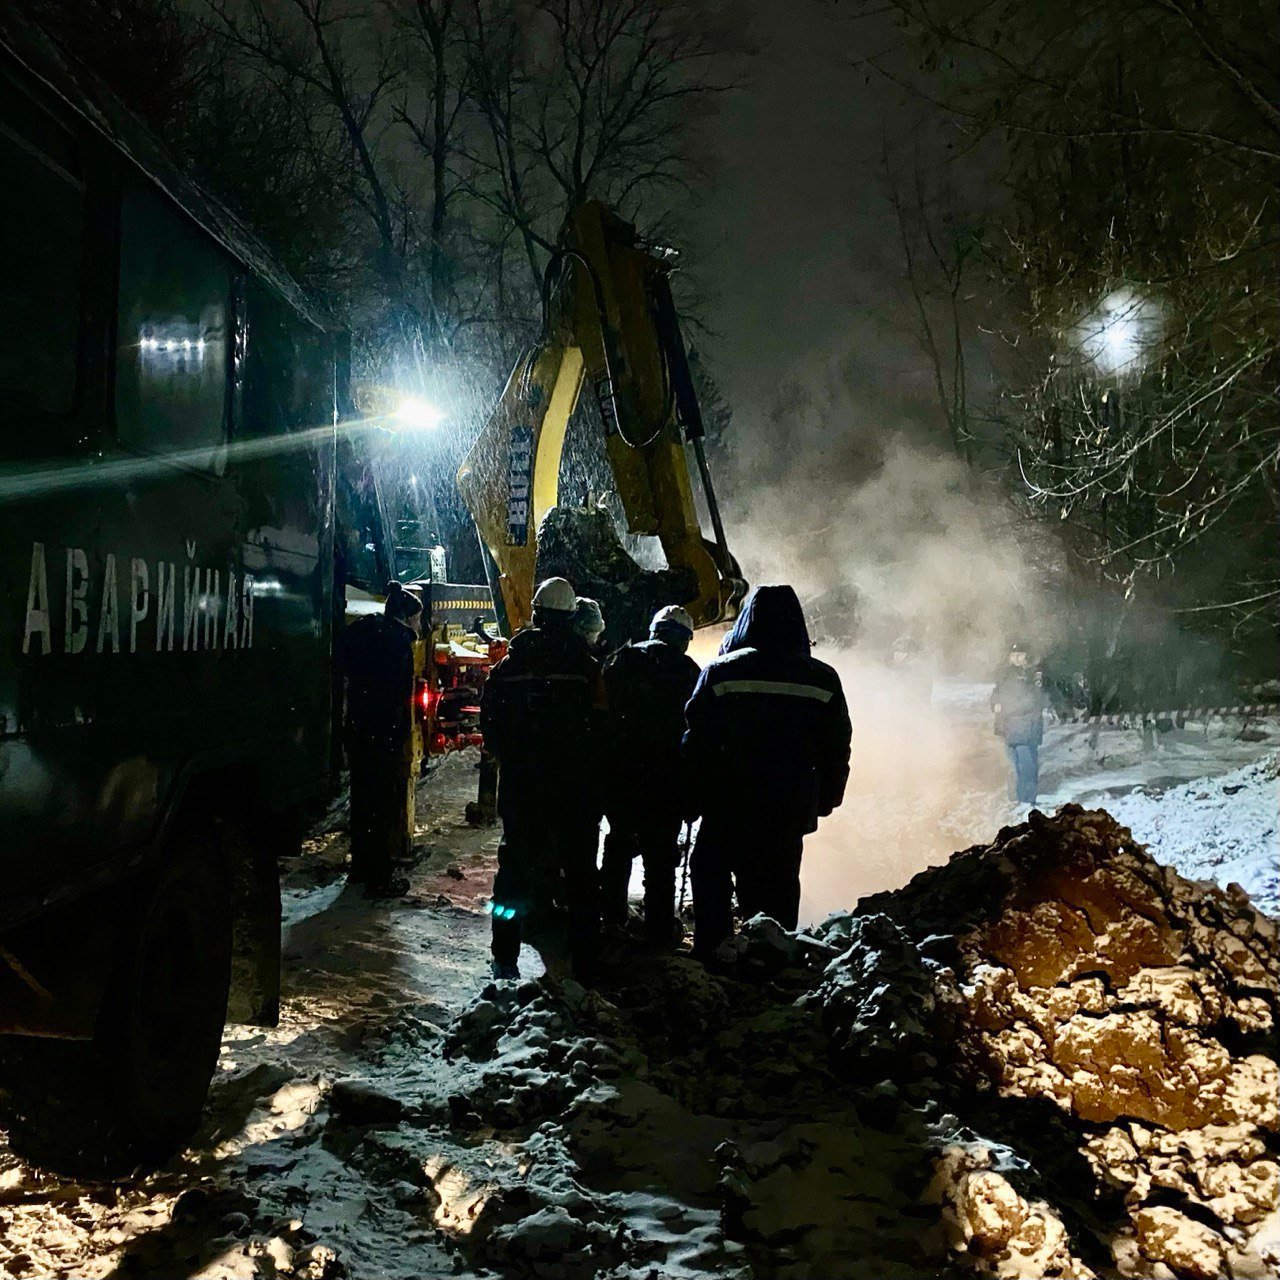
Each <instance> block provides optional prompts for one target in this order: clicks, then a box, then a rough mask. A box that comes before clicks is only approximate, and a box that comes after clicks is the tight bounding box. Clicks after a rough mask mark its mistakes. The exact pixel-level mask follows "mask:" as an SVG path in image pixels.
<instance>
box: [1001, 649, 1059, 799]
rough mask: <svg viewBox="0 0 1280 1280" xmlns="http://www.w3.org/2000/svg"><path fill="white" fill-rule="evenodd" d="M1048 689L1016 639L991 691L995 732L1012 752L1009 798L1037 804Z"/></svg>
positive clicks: (1010, 752) (1010, 757)
mask: <svg viewBox="0 0 1280 1280" xmlns="http://www.w3.org/2000/svg"><path fill="white" fill-rule="evenodd" d="M1045 703H1046V699H1045V692H1044V686H1043V683H1042V678H1041V675H1040V672H1039V671H1034V670H1032V668H1031V666H1030V657H1029V655H1028V653H1027V650H1026V648H1025V647H1024V646H1023V645H1022V644H1021V643H1020V642H1017V641H1015V642H1014V643H1013V644H1012V645H1011V646H1010V648H1009V660H1008V662H1007V663H1006V664H1005V668H1004V670H1003V671H1002V672H1001V673H1000V678H999V679H998V680H997V681H996V686H995V688H994V689H993V690H992V691H991V709H992V711H994V712H995V714H996V721H995V731H996V733H997V734H998V735H999V736H1000V737H1001V738H1003V739H1004V745H1005V751H1006V752H1008V755H1009V799H1010V800H1012V801H1013V802H1014V803H1015V804H1026V805H1034V804H1035V802H1036V795H1037V793H1038V792H1039V789H1040V744H1041V743H1042V742H1043V741H1044V710H1045Z"/></svg>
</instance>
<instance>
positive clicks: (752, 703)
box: [684, 586, 852, 960]
mask: <svg viewBox="0 0 1280 1280" xmlns="http://www.w3.org/2000/svg"><path fill="white" fill-rule="evenodd" d="M720 653H721V656H720V657H719V658H717V659H716V660H715V661H714V662H712V663H710V664H709V665H708V666H707V667H706V668H705V669H704V670H703V672H702V675H701V676H700V677H699V679H698V684H697V687H696V688H695V689H694V691H693V697H692V698H691V699H690V700H689V705H688V707H687V708H686V709H685V715H686V719H687V723H688V727H687V729H686V731H685V735H684V754H685V758H686V760H687V761H688V763H689V767H690V771H691V775H692V781H693V785H694V788H695V795H696V798H697V803H698V807H699V808H700V810H701V813H702V827H701V829H700V831H699V833H698V841H697V846H696V847H695V849H694V852H693V864H692V881H693V911H694V952H695V954H697V955H698V956H700V957H701V958H703V959H704V960H709V959H711V958H712V957H713V955H714V952H715V950H716V948H717V947H718V946H719V945H720V944H721V943H722V942H723V941H724V940H725V939H726V938H728V937H729V936H730V935H731V934H732V932H733V910H732V903H733V892H734V889H735V887H736V890H737V897H738V907H739V909H740V911H741V914H742V915H743V917H744V918H748V919H749V918H750V917H751V916H753V915H757V914H764V915H767V916H771V917H772V918H773V919H775V920H777V921H778V922H779V923H780V924H782V925H784V926H785V927H786V928H788V929H794V928H795V927H796V925H797V922H798V917H799V910H800V854H801V849H802V846H803V842H804V837H805V836H806V835H807V834H808V833H809V832H811V831H814V830H816V829H817V825H818V819H819V818H822V817H825V816H826V815H827V814H829V813H831V812H832V810H833V809H835V808H836V807H837V806H838V805H839V804H840V802H841V800H843V798H844V788H845V783H846V781H847V780H848V777H849V748H850V741H851V738H852V728H851V726H850V723H849V711H848V708H847V706H846V705H845V699H844V691H843V690H842V688H841V687H840V677H839V676H838V675H836V673H835V671H833V670H832V669H831V668H830V667H829V666H827V664H826V663H824V662H819V661H818V660H817V659H816V658H813V657H810V656H809V636H808V632H807V631H806V628H805V621H804V613H803V612H802V610H801V608H800V601H799V600H798V599H797V597H796V593H795V592H794V591H793V590H792V588H791V587H787V586H772V587H757V588H755V590H753V591H752V592H751V594H750V595H749V596H748V597H747V600H746V603H745V604H744V605H743V608H742V613H741V615H740V616H739V618H738V620H737V622H736V623H735V624H734V627H733V630H732V631H731V632H730V633H729V635H728V636H727V637H726V638H725V641H724V643H723V644H722V645H721V648H720Z"/></svg>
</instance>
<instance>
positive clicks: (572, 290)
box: [458, 202, 746, 636]
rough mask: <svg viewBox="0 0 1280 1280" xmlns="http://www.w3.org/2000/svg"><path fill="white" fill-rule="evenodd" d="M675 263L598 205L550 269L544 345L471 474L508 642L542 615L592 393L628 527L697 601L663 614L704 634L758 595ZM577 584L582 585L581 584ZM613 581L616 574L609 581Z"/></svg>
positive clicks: (475, 454) (520, 377)
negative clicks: (553, 523) (731, 519)
mask: <svg viewBox="0 0 1280 1280" xmlns="http://www.w3.org/2000/svg"><path fill="white" fill-rule="evenodd" d="M673 256H674V255H672V254H671V253H670V252H668V251H664V250H661V249H656V248H654V247H652V246H647V245H645V244H643V243H642V242H641V240H640V238H639V236H638V235H637V232H636V229H635V227H633V226H632V225H631V224H630V223H628V222H625V221H624V220H623V219H621V218H619V217H618V216H617V215H616V214H614V213H612V212H611V211H610V210H609V209H607V208H606V207H605V206H604V205H602V204H600V203H597V202H591V203H587V204H583V205H581V206H580V207H579V208H578V209H577V210H576V211H575V212H574V214H573V216H572V217H571V219H570V220H569V222H568V225H567V227H566V232H565V236H564V238H563V242H562V247H561V248H560V249H559V250H558V251H557V252H556V253H555V254H554V255H553V257H552V259H551V261H550V263H549V264H548V267H547V271H546V275H545V278H544V283H543V335H542V340H541V341H540V342H539V343H538V344H537V345H536V346H535V347H534V348H533V349H532V350H530V351H529V352H527V353H526V354H525V355H524V356H523V357H522V358H521V359H520V361H519V363H518V364H517V365H516V368H515V370H514V371H513V373H512V374H511V377H510V378H509V380H508V381H507V385H506V388H505V390H504V391H503V393H502V397H501V399H500V400H499V402H498V405H497V407H496V409H495V410H494V412H493V414H492V416H491V417H490V418H489V420H488V422H487V423H486V425H485V427H484V428H483V430H482V431H481V432H480V435H479V436H478V438H477V439H476V442H475V445H474V446H473V447H472V449H471V451H470V452H469V453H468V455H467V457H466V458H465V459H464V461H463V463H462V466H461V468H460V469H459V471H458V487H459V489H460V491H461V494H462V498H463V501H464V502H465V503H466V506H467V509H468V510H469V511H470V513H471V516H472V518H473V519H474V520H475V523H476V528H477V530H478V531H479V534H480V541H481V545H482V547H483V548H484V550H485V552H486V559H487V561H488V568H489V577H490V586H491V587H492V589H493V596H494V605H495V609H496V611H497V614H498V618H499V622H500V624H501V626H502V630H503V632H504V634H505V635H507V636H511V635H513V634H514V633H515V632H516V631H517V630H519V628H520V627H522V626H524V625H526V624H527V623H528V621H529V620H530V617H531V616H532V608H533V591H534V587H535V585H536V581H537V579H538V577H539V576H544V573H545V566H543V567H540V563H539V550H540V548H539V534H540V530H541V529H543V521H544V520H545V519H546V517H547V516H548V514H549V513H551V512H553V511H554V510H556V509H557V507H558V503H559V479H560V459H561V453H562V451H563V448H564V442H565V433H566V430H567V428H568V425H569V419H570V418H571V416H572V414H573V412H574V409H575V407H576V406H577V404H578V401H579V397H580V396H581V393H582V388H583V384H584V383H587V382H589V383H590V384H591V386H592V387H593V389H594V392H595V395H596V398H597V402H598V404H599V409H600V417H601V419H602V421H603V424H604V431H605V449H606V452H607V457H608V462H609V467H610V470H611V471H612V475H613V481H614V487H615V489H616V492H617V495H618V498H619V500H620V501H621V505H622V510H623V513H624V515H625V518H626V524H627V528H628V530H629V531H630V532H631V533H633V534H641V535H649V536H653V537H656V538H657V539H658V540H659V542H660V543H661V546H662V551H663V554H664V555H665V557H666V561H667V567H668V573H667V574H666V575H665V576H664V583H665V584H666V587H665V589H666V591H667V594H668V596H670V595H671V594H672V593H673V592H674V593H675V594H677V595H679V596H683V597H684V598H683V599H677V598H667V599H664V600H662V601H660V603H668V604H676V603H679V604H683V605H684V607H685V608H686V609H688V610H689V613H690V614H691V615H692V617H693V619H694V622H695V624H696V625H697V626H700V627H701V626H709V625H712V624H714V623H718V622H725V621H730V620H732V619H733V618H734V617H735V616H736V615H737V612H738V607H739V604H740V603H741V600H742V597H743V595H744V594H745V593H746V583H745V582H744V581H743V578H742V572H741V570H740V569H739V568H738V564H737V561H736V560H735V559H734V558H733V556H732V555H731V554H730V552H729V548H728V545H727V543H726V541H725V532H724V525H723V522H722V520H721V517H720V509H719V506H718V504H717V501H716V495H715V489H714V486H713V484H712V480H711V472H710V470H709V468H708V466H707V459H706V454H705V451H704V447H703V439H704V434H705V432H704V427H703V421H702V415H701V411H700V409H699V406H698V398H697V395H696V393H695V390H694V386H693V381H692V378H691V376H690V371H689V361H688V355H687V352H686V349H685V345H684V340H683V338H682V336H681V333H680V325H679V321H678V318H677V315H676V309H675V304H674V302H673V300H672V296H671V283H670V271H671V265H672V258H673ZM686 450H688V451H689V452H692V454H693V458H694V460H695V463H696V469H697V471H698V475H699V478H700V481H701V486H702V491H703V494H704V497H705V501H706V508H707V513H708V516H709V519H710V522H711V528H712V532H713V537H712V538H711V539H708V538H706V537H704V536H703V533H702V528H701V525H700V522H699V518H698V511H697V507H696V504H695V499H694V489H693V482H692V478H691V474H690V467H689V462H688V454H687V452H686ZM613 536H614V537H615V539H616V534H614V535H613ZM580 545H583V544H580ZM616 549H617V551H618V552H619V553H621V548H620V547H617V548H616ZM619 558H620V556H615V557H614V566H615V569H616V563H617V560H618V559H619ZM633 567H634V566H633ZM589 568H590V566H588V569H589ZM558 571H564V570H563V569H559V570H558ZM566 576H569V577H570V578H571V580H572V579H573V578H574V574H573V572H572V571H569V572H568V573H567V574H566ZM604 576H605V577H609V576H613V577H616V572H615V571H613V570H610V569H606V570H605V571H604ZM575 585H579V583H578V582H577V581H575ZM580 589H581V588H580ZM602 603H603V602H602ZM607 616H608V606H607V605H606V617H607Z"/></svg>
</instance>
